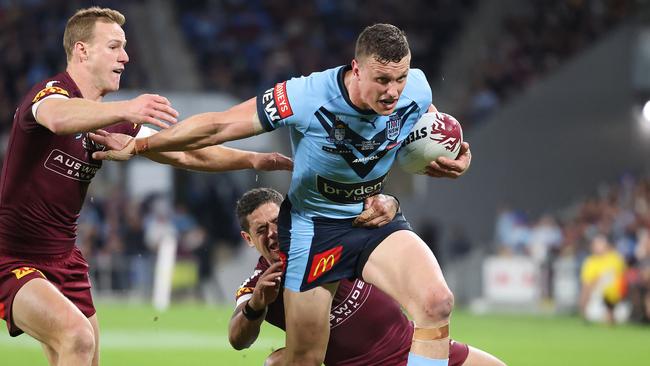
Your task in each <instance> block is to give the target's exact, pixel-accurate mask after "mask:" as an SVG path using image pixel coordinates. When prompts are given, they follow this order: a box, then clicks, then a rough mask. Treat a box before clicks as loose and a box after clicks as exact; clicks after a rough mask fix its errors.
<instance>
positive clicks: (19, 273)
mask: <svg viewBox="0 0 650 366" xmlns="http://www.w3.org/2000/svg"><path fill="white" fill-rule="evenodd" d="M11 272H12V273H13V274H14V275H16V279H18V280H19V279H21V278H23V277H25V276H27V275H28V274H30V273H34V272H38V273H40V274H41V276H43V277H45V275H44V274H43V272H41V271H39V270H38V269H36V268H34V267H20V268H16V269H14V270H12V271H11Z"/></svg>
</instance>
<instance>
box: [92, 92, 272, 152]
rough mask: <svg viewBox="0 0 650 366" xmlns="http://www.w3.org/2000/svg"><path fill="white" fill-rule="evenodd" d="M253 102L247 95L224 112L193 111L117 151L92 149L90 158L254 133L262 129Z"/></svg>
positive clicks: (183, 147) (208, 143)
mask: <svg viewBox="0 0 650 366" xmlns="http://www.w3.org/2000/svg"><path fill="white" fill-rule="evenodd" d="M255 103H256V98H251V99H249V100H247V101H245V102H243V103H240V104H238V105H236V106H234V107H232V108H230V109H228V110H227V111H224V112H208V113H201V114H196V115H194V116H191V117H189V118H187V119H185V120H184V121H182V122H180V123H178V124H176V125H174V126H173V127H172V128H168V129H165V130H163V131H161V132H159V133H157V134H155V135H152V136H149V137H145V138H142V139H134V140H132V141H130V142H129V144H128V145H127V146H126V147H125V148H123V149H121V150H119V151H117V150H108V151H98V152H95V153H93V158H94V159H98V160H106V159H108V160H128V159H130V158H131V157H133V156H134V155H137V154H144V153H147V152H163V151H186V150H195V149H200V148H204V147H208V146H212V145H218V144H221V143H223V142H227V141H232V140H238V139H243V138H246V137H251V136H254V135H257V134H259V133H262V132H263V131H264V129H263V128H262V123H261V122H260V119H259V117H258V115H257V108H256V104H255Z"/></svg>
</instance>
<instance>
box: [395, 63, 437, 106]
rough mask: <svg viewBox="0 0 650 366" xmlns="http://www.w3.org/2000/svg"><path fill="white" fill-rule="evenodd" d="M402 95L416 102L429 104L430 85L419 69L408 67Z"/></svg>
mask: <svg viewBox="0 0 650 366" xmlns="http://www.w3.org/2000/svg"><path fill="white" fill-rule="evenodd" d="M402 96H404V97H406V98H408V99H411V100H414V101H416V102H417V103H418V104H427V105H428V104H431V86H430V85H429V82H428V81H427V77H426V75H425V74H424V72H422V70H420V69H410V70H409V74H408V78H407V80H406V86H405V87H404V91H403V92H402Z"/></svg>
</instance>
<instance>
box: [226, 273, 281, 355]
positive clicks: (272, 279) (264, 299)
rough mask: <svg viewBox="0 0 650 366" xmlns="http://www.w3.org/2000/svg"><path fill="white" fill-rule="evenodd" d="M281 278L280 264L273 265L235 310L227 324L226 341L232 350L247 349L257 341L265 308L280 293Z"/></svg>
mask: <svg viewBox="0 0 650 366" xmlns="http://www.w3.org/2000/svg"><path fill="white" fill-rule="evenodd" d="M281 276H282V262H276V263H273V264H272V265H271V266H270V267H269V268H267V269H266V271H264V273H262V274H261V275H260V277H259V279H258V280H257V283H256V284H255V289H254V290H253V293H252V296H250V298H249V299H247V300H245V301H243V302H241V303H240V304H239V305H237V308H235V312H234V313H233V315H232V317H231V318H230V323H229V324H228V340H229V341H230V344H231V345H232V347H233V348H234V349H236V350H242V349H245V348H248V347H250V346H251V345H252V344H253V343H254V342H255V340H256V339H257V336H258V335H259V334H260V327H261V326H262V322H263V321H264V318H265V316H266V311H267V307H268V306H269V304H271V303H273V302H274V301H275V299H276V298H277V297H278V294H279V292H280V279H281Z"/></svg>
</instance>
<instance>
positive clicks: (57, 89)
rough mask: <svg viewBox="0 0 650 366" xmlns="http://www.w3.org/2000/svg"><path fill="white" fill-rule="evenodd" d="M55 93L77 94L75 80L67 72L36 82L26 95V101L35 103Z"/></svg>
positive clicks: (71, 95) (70, 95)
mask: <svg viewBox="0 0 650 366" xmlns="http://www.w3.org/2000/svg"><path fill="white" fill-rule="evenodd" d="M53 94H58V95H62V96H66V97H69V98H72V97H75V96H77V95H76V94H77V87H76V85H75V84H74V81H72V79H71V78H70V77H69V76H67V74H66V73H64V72H62V73H59V74H57V75H54V76H52V77H49V78H47V79H44V80H42V81H40V82H38V83H36V84H34V86H33V87H32V88H31V89H30V91H29V92H28V93H27V94H26V95H25V101H26V102H28V103H29V104H33V103H36V102H38V101H39V100H42V99H43V98H45V97H47V96H49V95H53Z"/></svg>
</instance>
